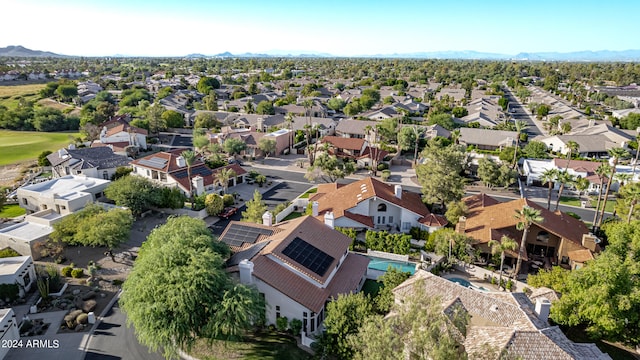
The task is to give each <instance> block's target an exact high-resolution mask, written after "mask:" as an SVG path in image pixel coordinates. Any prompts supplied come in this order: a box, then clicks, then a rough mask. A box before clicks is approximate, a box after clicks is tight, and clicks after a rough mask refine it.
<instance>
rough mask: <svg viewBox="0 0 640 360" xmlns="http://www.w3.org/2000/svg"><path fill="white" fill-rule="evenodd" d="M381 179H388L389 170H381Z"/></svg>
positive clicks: (389, 175)
mask: <svg viewBox="0 0 640 360" xmlns="http://www.w3.org/2000/svg"><path fill="white" fill-rule="evenodd" d="M381 177H382V181H387V180H389V178H390V177H391V171H389V170H382V176H381Z"/></svg>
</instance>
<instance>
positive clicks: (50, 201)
mask: <svg viewBox="0 0 640 360" xmlns="http://www.w3.org/2000/svg"><path fill="white" fill-rule="evenodd" d="M110 182H111V181H109V180H103V179H100V178H92V177H88V176H87V175H84V174H83V175H66V176H62V177H59V178H55V179H52V180H49V181H44V182H41V183H37V184H32V185H27V186H23V187H20V188H18V192H17V195H18V203H19V204H20V207H22V208H24V209H25V210H27V214H32V213H35V212H38V211H41V210H47V209H51V210H54V211H55V212H56V213H58V214H60V215H67V214H71V213H73V212H75V211H77V210H80V209H82V208H84V207H85V206H86V205H87V204H88V203H89V204H90V203H93V202H94V201H96V200H97V199H100V198H102V197H103V195H104V189H106V187H107V186H108V185H109V183H110Z"/></svg>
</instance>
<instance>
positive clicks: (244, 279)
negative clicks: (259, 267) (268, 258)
mask: <svg viewBox="0 0 640 360" xmlns="http://www.w3.org/2000/svg"><path fill="white" fill-rule="evenodd" d="M238 268H239V269H240V283H241V284H245V285H250V284H252V283H253V262H251V261H249V260H247V259H244V260H242V261H240V264H238Z"/></svg>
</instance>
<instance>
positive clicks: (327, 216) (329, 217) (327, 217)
mask: <svg viewBox="0 0 640 360" xmlns="http://www.w3.org/2000/svg"><path fill="white" fill-rule="evenodd" d="M324 224H325V225H327V226H328V227H330V228H332V229H333V228H335V226H334V217H333V212H331V211H327V212H326V213H324Z"/></svg>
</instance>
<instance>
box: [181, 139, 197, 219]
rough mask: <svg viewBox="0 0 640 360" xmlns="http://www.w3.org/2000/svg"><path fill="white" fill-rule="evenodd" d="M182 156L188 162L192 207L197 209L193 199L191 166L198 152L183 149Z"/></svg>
mask: <svg viewBox="0 0 640 360" xmlns="http://www.w3.org/2000/svg"><path fill="white" fill-rule="evenodd" d="M180 156H182V157H183V158H184V162H185V163H186V164H187V180H188V181H189V201H191V209H195V205H196V204H195V203H194V201H193V185H192V184H191V166H192V165H193V163H194V162H195V160H196V153H195V152H193V151H192V150H185V151H183V152H182V153H181V154H180Z"/></svg>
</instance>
